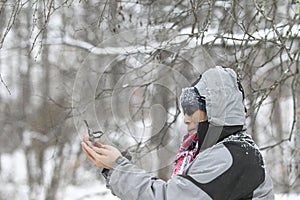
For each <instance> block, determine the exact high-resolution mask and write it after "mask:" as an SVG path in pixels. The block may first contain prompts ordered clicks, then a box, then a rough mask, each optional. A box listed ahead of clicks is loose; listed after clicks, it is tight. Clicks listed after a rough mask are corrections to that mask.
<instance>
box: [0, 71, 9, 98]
mask: <svg viewBox="0 0 300 200" xmlns="http://www.w3.org/2000/svg"><path fill="white" fill-rule="evenodd" d="M0 80H1V83H2V84H3V85H4V86H5V88H6V90H7V91H8V93H9V95H11V92H10V90H9V88H8V86H7V85H6V83H5V82H4V80H3V78H2V76H1V74H0Z"/></svg>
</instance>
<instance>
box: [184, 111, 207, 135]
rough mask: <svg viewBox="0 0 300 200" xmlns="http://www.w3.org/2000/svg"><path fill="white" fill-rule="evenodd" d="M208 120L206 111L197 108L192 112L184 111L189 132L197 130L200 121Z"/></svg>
mask: <svg viewBox="0 0 300 200" xmlns="http://www.w3.org/2000/svg"><path fill="white" fill-rule="evenodd" d="M205 120H206V112H204V111H202V110H200V109H197V110H196V111H194V112H193V114H191V113H184V123H185V124H186V125H187V131H188V133H189V134H192V133H194V132H195V131H197V125H198V123H199V122H202V121H205Z"/></svg>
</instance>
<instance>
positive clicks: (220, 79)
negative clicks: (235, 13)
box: [106, 66, 274, 200]
mask: <svg viewBox="0 0 300 200" xmlns="http://www.w3.org/2000/svg"><path fill="white" fill-rule="evenodd" d="M195 87H196V88H197V89H198V91H199V93H200V94H201V96H204V97H205V99H206V109H207V117H208V122H209V128H208V131H207V134H206V137H205V139H204V141H203V143H202V147H201V149H200V153H199V154H198V156H197V157H196V159H195V160H194V161H193V162H192V163H191V164H190V165H189V166H188V167H187V168H186V170H185V171H184V173H183V174H182V175H176V176H174V177H172V178H171V179H170V180H169V181H167V182H165V181H162V180H160V179H158V178H157V177H156V176H155V175H153V174H151V173H147V172H146V171H144V170H142V169H140V168H138V167H137V166H135V165H134V164H132V163H131V162H130V161H129V160H127V159H126V158H124V157H119V158H118V159H117V160H116V162H115V163H114V166H113V169H112V170H110V171H109V173H108V175H107V176H106V178H107V184H108V187H109V188H110V189H111V191H112V193H113V194H115V195H116V196H118V197H120V198H121V199H122V200H136V199H141V200H154V199H156V200H173V199H174V200H176V199H183V200H185V199H188V200H193V199H195V200H196V199H197V200H211V199H215V200H226V199H230V200H231V199H232V200H234V199H256V200H258V199H264V200H269V199H270V200H271V199H274V195H273V186H272V181H271V179H270V177H269V176H268V174H267V173H266V170H265V167H264V162H263V158H262V156H261V154H260V152H259V150H258V148H257V147H256V145H255V144H254V142H253V140H252V139H251V137H250V136H248V135H246V134H245V131H244V130H245V110H244V105H243V99H242V98H243V97H242V93H241V91H240V90H239V88H238V84H237V76H236V74H235V72H234V71H233V70H231V69H229V68H222V67H218V66H217V67H215V68H212V69H209V70H207V71H206V72H205V73H204V74H203V75H202V78H201V79H200V81H199V82H198V83H197V84H196V85H195Z"/></svg>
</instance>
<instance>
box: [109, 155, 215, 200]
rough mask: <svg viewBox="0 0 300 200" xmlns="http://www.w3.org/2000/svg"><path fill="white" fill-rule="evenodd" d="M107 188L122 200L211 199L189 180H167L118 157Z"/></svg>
mask: <svg viewBox="0 0 300 200" xmlns="http://www.w3.org/2000/svg"><path fill="white" fill-rule="evenodd" d="M107 183H108V185H107V186H108V188H109V189H110V190H111V191H112V193H113V194H114V195H116V196H118V197H119V198H121V199H122V200H137V199H143V200H154V199H155V200H170V199H189V200H193V199H195V200H196V199H211V198H210V197H209V196H208V195H207V194H206V193H205V192H203V191H202V190H200V189H199V188H198V187H197V186H195V185H194V184H192V183H191V182H190V181H189V180H187V179H185V178H183V177H181V176H174V177H172V178H171V179H170V180H169V181H168V182H165V181H163V180H161V179H158V178H157V177H156V176H155V175H153V174H151V173H147V172H146V171H144V170H142V169H140V168H138V167H137V166H135V165H134V164H132V163H131V162H130V161H129V160H127V159H126V158H124V157H119V158H118V160H117V161H116V163H115V164H114V166H113V170H110V172H109V173H108V176H107Z"/></svg>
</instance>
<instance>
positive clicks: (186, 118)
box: [183, 114, 192, 125]
mask: <svg viewBox="0 0 300 200" xmlns="http://www.w3.org/2000/svg"><path fill="white" fill-rule="evenodd" d="M183 121H184V123H185V124H186V125H189V124H190V123H191V122H192V120H191V117H190V116H188V115H187V114H185V115H184V118H183Z"/></svg>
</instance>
